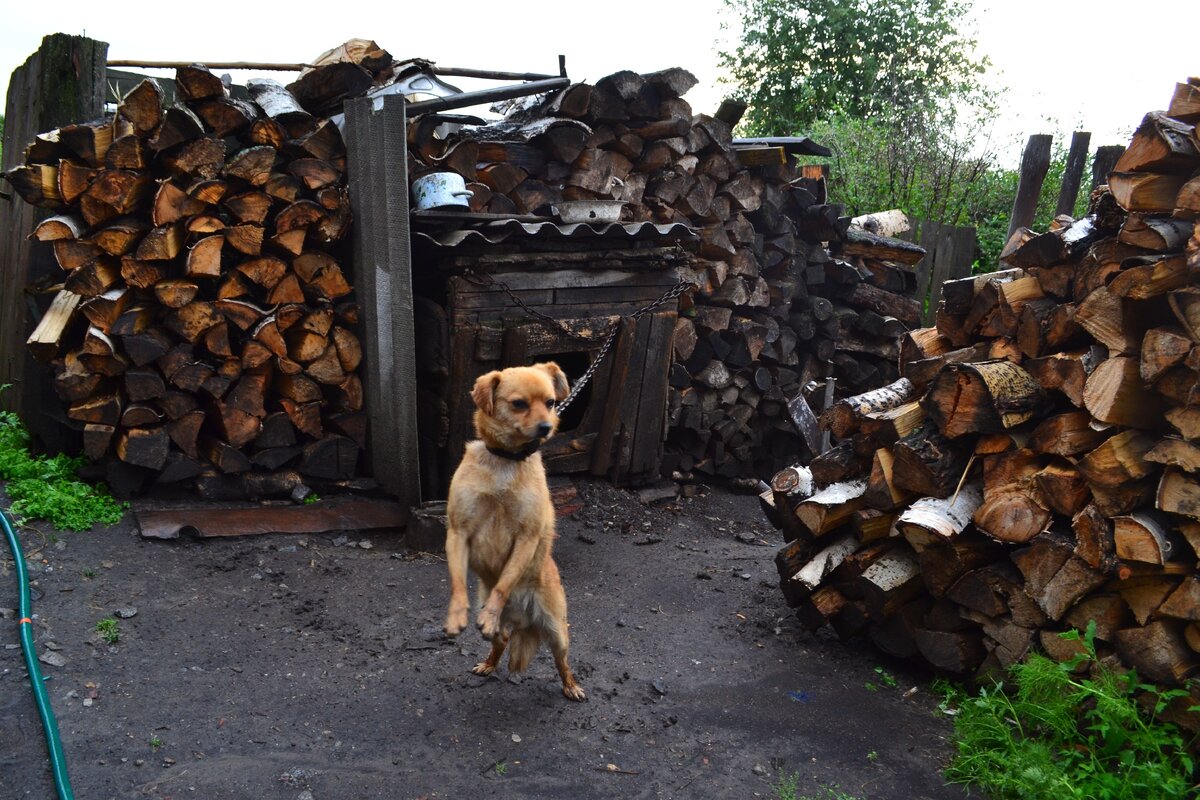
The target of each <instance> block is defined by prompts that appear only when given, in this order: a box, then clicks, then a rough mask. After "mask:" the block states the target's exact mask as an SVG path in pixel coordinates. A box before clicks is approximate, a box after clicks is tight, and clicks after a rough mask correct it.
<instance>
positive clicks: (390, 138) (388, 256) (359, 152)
mask: <svg viewBox="0 0 1200 800" xmlns="http://www.w3.org/2000/svg"><path fill="white" fill-rule="evenodd" d="M346 126H347V127H346V134H347V135H346V150H347V156H348V160H349V165H350V184H351V185H352V186H354V187H356V189H357V191H355V192H353V193H352V194H351V202H352V209H353V212H354V219H355V221H356V223H357V224H355V225H354V276H355V282H356V283H357V286H356V289H357V290H358V292H359V293H360V297H361V298H362V301H361V302H362V305H363V308H364V310H365V311H366V312H367V313H365V314H364V322H365V325H364V328H365V330H364V331H363V333H364V345H365V349H366V352H365V356H366V361H367V363H368V364H371V365H373V367H372V369H371V370H369V371H368V372H367V373H366V374H364V375H363V377H364V381H363V383H364V386H363V389H364V394H365V401H366V409H367V417H368V420H369V423H370V430H371V441H370V447H369V448H368V449H369V451H370V457H371V467H372V472H373V474H374V476H375V479H376V480H377V481H379V484H380V485H381V486H383V488H384V489H386V490H387V491H388V492H390V493H391V494H393V495H395V496H396V497H397V499H399V500H400V502H401V503H402V504H403V505H405V506H406V507H410V508H411V507H413V506H416V505H418V504H419V503H420V502H421V484H420V475H419V466H418V465H419V463H420V462H419V460H418V452H417V429H418V425H417V387H416V373H417V357H416V349H415V346H414V344H413V340H414V331H413V329H414V322H413V296H412V272H411V269H410V262H411V254H410V251H409V228H408V164H407V146H406V143H405V130H406V113H405V102H404V98H403V97H401V96H399V95H389V96H387V97H382V98H360V99H357V100H351V101H349V102H347V103H346Z"/></svg>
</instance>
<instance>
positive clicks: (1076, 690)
mask: <svg viewBox="0 0 1200 800" xmlns="http://www.w3.org/2000/svg"><path fill="white" fill-rule="evenodd" d="M1063 636H1064V637H1065V638H1072V639H1076V640H1078V639H1079V638H1080V636H1079V632H1078V631H1072V632H1070V633H1066V634H1063ZM1094 637H1095V623H1092V624H1090V625H1089V626H1088V631H1087V633H1085V634H1084V636H1083V637H1082V639H1083V643H1084V652H1082V653H1080V654H1079V655H1078V656H1076V658H1074V659H1073V660H1071V661H1068V662H1065V663H1061V664H1060V663H1058V662H1055V661H1053V660H1051V659H1049V658H1047V657H1046V656H1044V655H1041V654H1034V655H1031V656H1030V657H1029V658H1028V659H1027V660H1026V661H1024V662H1023V663H1021V664H1015V665H1013V666H1012V667H1011V668H1010V675H1011V679H1012V680H1011V683H1010V684H1008V685H1005V684H1004V683H997V684H995V685H994V686H992V687H990V688H985V689H983V690H981V691H980V692H979V694H978V695H974V696H972V695H969V694H967V693H966V692H964V691H963V690H962V689H959V688H957V687H953V686H951V685H949V684H946V683H942V684H940V688H941V690H942V692H943V694H944V696H945V698H946V703H947V704H950V705H953V706H955V707H956V709H957V710H956V714H955V724H954V727H955V744H956V746H957V750H958V752H957V755H956V756H955V758H954V761H953V762H952V764H951V765H950V768H949V769H948V770H947V772H946V776H947V778H949V780H950V781H951V782H952V783H960V784H971V785H974V786H978V787H980V788H982V789H984V790H985V791H986V792H987V793H988V794H989V795H990V796H991V797H993V798H996V799H997V800H1009V799H1010V798H1011V800H1040V799H1041V798H1045V800H1051V799H1053V800H1068V799H1072V798H1076V799H1077V800H1126V798H1128V800H1175V799H1176V798H1183V797H1190V796H1193V795H1192V792H1193V791H1194V783H1195V774H1194V771H1195V764H1194V763H1193V761H1192V758H1191V756H1190V755H1189V754H1188V744H1189V743H1188V742H1187V741H1185V739H1184V736H1183V734H1182V733H1181V732H1180V730H1179V729H1178V728H1177V727H1176V726H1174V725H1172V724H1170V723H1168V722H1164V721H1162V720H1160V719H1159V718H1158V717H1159V715H1161V714H1162V712H1163V711H1164V709H1165V708H1166V707H1167V705H1168V704H1169V703H1171V701H1173V700H1175V699H1176V698H1179V697H1186V696H1187V692H1184V691H1182V690H1179V689H1162V688H1159V687H1156V686H1152V685H1149V684H1145V683H1142V682H1141V681H1139V679H1138V677H1137V674H1136V673H1135V672H1132V671H1130V672H1124V673H1122V672H1117V671H1115V670H1111V669H1108V668H1106V667H1104V666H1102V665H1097V666H1095V667H1094V668H1093V669H1092V670H1091V673H1090V677H1080V676H1078V675H1076V674H1075V669H1076V668H1077V667H1078V666H1079V665H1080V664H1082V663H1083V662H1085V661H1095V658H1096V650H1095V646H1094V642H1093V640H1094ZM1146 693H1150V696H1152V697H1153V698H1154V702H1153V706H1152V707H1150V708H1143V707H1142V706H1141V705H1139V703H1138V698H1139V696H1142V695H1144V694H1146ZM1192 710H1193V711H1196V710H1197V709H1196V708H1193V709H1192Z"/></svg>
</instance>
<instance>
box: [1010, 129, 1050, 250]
mask: <svg viewBox="0 0 1200 800" xmlns="http://www.w3.org/2000/svg"><path fill="white" fill-rule="evenodd" d="M1053 141H1054V137H1053V136H1051V135H1050V134H1048V133H1035V134H1034V135H1033V136H1030V137H1029V142H1028V143H1027V144H1026V145H1025V152H1024V154H1022V156H1021V177H1020V179H1019V180H1018V182H1017V196H1016V197H1015V198H1013V209H1012V214H1011V215H1010V216H1009V219H1008V234H1007V235H1006V236H1005V237H1004V238H1005V240H1006V241H1007V240H1008V239H1010V238H1012V235H1013V231H1015V230H1016V229H1017V228H1028V227H1029V226H1030V225H1032V224H1033V217H1034V215H1035V214H1036V213H1037V201H1038V196H1039V195H1040V194H1041V191H1042V181H1044V180H1045V179H1046V171H1047V170H1048V169H1050V145H1051V143H1052V142H1053Z"/></svg>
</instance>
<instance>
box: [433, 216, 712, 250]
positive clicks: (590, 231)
mask: <svg viewBox="0 0 1200 800" xmlns="http://www.w3.org/2000/svg"><path fill="white" fill-rule="evenodd" d="M413 237H414V238H415V239H419V240H421V241H426V242H429V243H431V244H433V245H436V246H438V247H448V248H449V247H460V246H462V245H485V244H500V243H501V242H509V241H513V240H519V239H539V240H542V241H551V242H552V241H555V240H577V241H582V240H595V239H609V240H622V241H637V242H646V241H657V242H661V243H664V244H666V243H670V242H682V241H689V240H694V239H696V238H697V236H696V231H695V229H693V228H690V227H688V226H687V225H684V224H683V223H680V222H674V223H671V224H669V225H655V224H654V223H651V222H629V223H620V222H610V223H608V224H604V225H593V224H589V223H586V222H578V223H575V224H572V225H561V224H558V223H555V222H519V221H517V220H506V221H503V222H491V223H488V224H486V225H481V226H479V227H476V228H465V229H461V230H454V231H442V232H437V233H434V232H430V231H414V232H413Z"/></svg>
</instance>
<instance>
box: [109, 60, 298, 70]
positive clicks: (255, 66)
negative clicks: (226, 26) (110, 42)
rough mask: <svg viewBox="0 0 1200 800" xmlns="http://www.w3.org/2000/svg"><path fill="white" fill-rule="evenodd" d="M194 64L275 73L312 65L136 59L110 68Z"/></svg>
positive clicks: (112, 62) (154, 67)
mask: <svg viewBox="0 0 1200 800" xmlns="http://www.w3.org/2000/svg"><path fill="white" fill-rule="evenodd" d="M193 64H203V65H204V66H206V67H208V68H209V69H261V70H268V71H273V72H299V71H300V70H303V69H309V68H311V67H312V66H313V65H312V64H274V63H270V62H266V61H145V60H142V59H136V58H123V59H122V58H118V59H114V60H110V61H109V62H108V66H110V67H141V68H143V69H183V68H184V67H190V66H192V65H193Z"/></svg>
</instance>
